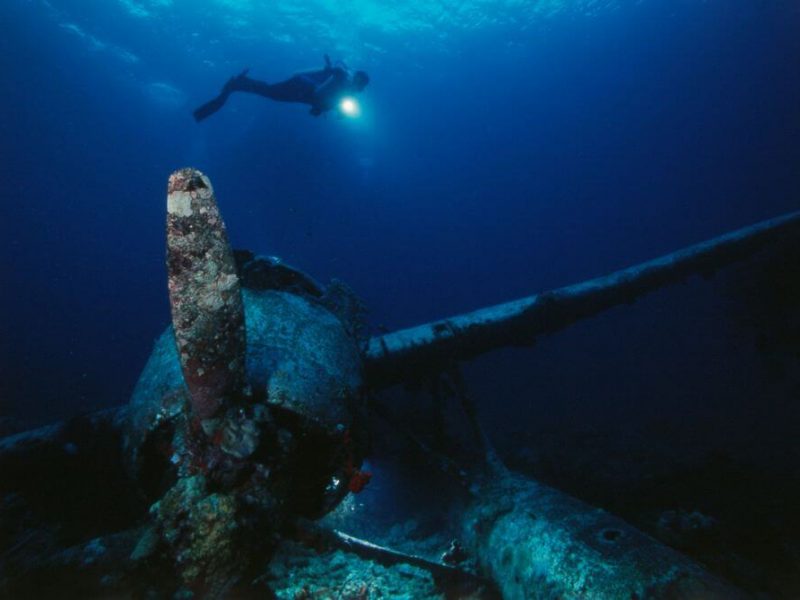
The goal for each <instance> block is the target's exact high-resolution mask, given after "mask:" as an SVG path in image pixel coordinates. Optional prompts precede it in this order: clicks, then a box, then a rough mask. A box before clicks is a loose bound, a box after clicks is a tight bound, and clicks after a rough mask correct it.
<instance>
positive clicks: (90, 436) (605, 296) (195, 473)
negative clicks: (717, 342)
mask: <svg viewBox="0 0 800 600" xmlns="http://www.w3.org/2000/svg"><path fill="white" fill-rule="evenodd" d="M798 228H800V213H794V214H791V215H787V216H785V217H781V218H778V219H773V220H771V221H766V222H764V223H761V224H758V225H754V226H751V227H748V228H745V229H742V230H740V231H737V232H733V233H731V234H728V235H725V236H722V237H720V238H716V239H714V240H711V241H708V242H705V243H702V244H698V245H696V246H692V247H690V248H687V249H685V250H682V251H680V252H676V253H673V254H671V255H668V256H665V257H663V258H660V259H656V260H653V261H650V262H647V263H644V264H642V265H639V266H636V267H632V268H629V269H625V270H623V271H619V272H617V273H614V274H612V275H609V276H606V277H602V278H598V279H595V280H592V281H589V282H585V283H581V284H577V285H574V286H569V287H566V288H562V289H559V290H555V291H552V292H547V293H544V294H538V295H536V296H532V297H530V298H525V299H522V300H518V301H515V302H510V303H507V304H503V305H499V306H496V307H491V308H485V309H481V310H479V311H475V312H473V313H470V314H467V315H461V316H456V317H452V318H449V319H445V320H443V321H439V322H436V323H432V324H428V325H421V326H418V327H416V328H412V329H409V330H405V331H401V332H396V333H390V334H387V335H384V336H380V337H376V338H373V339H371V340H366V339H363V338H362V337H361V333H362V332H363V326H362V324H361V323H360V321H359V320H360V313H361V307H360V305H359V303H358V302H357V301H356V300H355V299H354V298H352V297H350V296H349V295H348V292H347V290H346V287H345V286H341V285H339V286H336V285H333V286H329V288H327V289H326V288H323V287H322V286H320V285H319V284H317V283H316V282H314V281H313V280H312V279H311V278H309V277H308V276H306V275H304V274H303V273H301V272H299V271H296V270H294V269H291V268H289V267H286V266H285V265H282V264H280V263H277V262H276V261H270V260H263V259H258V258H256V257H254V256H252V255H251V254H249V253H239V254H238V255H237V254H235V253H234V252H233V251H232V250H231V248H230V245H229V244H228V241H227V236H226V233H225V228H224V225H223V222H222V218H221V216H220V213H219V210H218V207H217V205H216V200H215V197H214V193H213V190H212V188H211V183H210V181H209V180H208V178H207V177H206V176H205V175H203V174H202V173H200V172H199V171H195V170H192V169H183V170H180V171H177V172H176V173H174V174H173V175H172V177H171V178H170V182H169V187H168V202H167V247H168V252H167V267H168V275H169V292H170V303H171V307H172V327H171V328H169V329H167V331H165V332H164V334H163V335H162V336H161V337H160V338H159V340H158V341H157V342H156V345H155V347H154V349H153V353H152V354H151V357H150V360H149V361H148V363H147V365H146V367H145V369H144V371H143V373H142V375H141V377H140V379H139V382H138V384H137V386H136V389H135V391H134V394H133V397H132V400H131V402H130V404H129V405H128V406H127V407H124V408H120V409H116V410H109V411H104V412H103V413H98V414H95V415H89V416H86V417H82V418H77V419H74V420H72V421H70V422H68V423H63V424H58V425H53V426H50V427H46V428H42V429H39V430H34V431H30V432H25V433H21V434H18V435H15V436H11V437H8V438H5V439H3V440H0V468H1V469H2V472H3V481H2V483H0V486H2V489H1V490H0V491H2V504H1V505H0V512H1V513H2V517H3V521H4V523H5V524H6V525H4V528H5V529H6V531H4V532H3V533H4V534H5V535H4V537H5V539H6V540H8V541H7V542H4V547H3V548H2V549H0V552H2V555H1V556H2V559H3V560H2V566H1V567H0V592H1V593H4V594H5V595H25V594H30V593H33V591H34V590H39V591H42V590H44V591H45V593H48V592H51V593H55V591H56V590H58V589H61V590H62V591H63V590H64V589H69V590H70V593H75V594H78V593H80V594H82V595H85V596H91V595H98V596H103V595H106V596H107V595H117V596H120V595H122V596H129V597H138V596H141V595H148V594H150V595H155V597H172V596H175V597H208V598H216V597H243V596H249V595H258V594H262V595H263V594H265V593H267V592H268V590H270V589H273V591H274V590H277V589H278V588H280V585H279V584H278V583H276V581H277V579H279V578H278V577H277V576H276V575H275V571H274V568H275V567H274V566H273V567H271V568H272V569H273V571H271V572H272V578H271V579H270V577H269V576H267V575H266V573H268V572H270V571H269V570H268V569H267V567H266V565H267V564H272V565H275V564H276V563H275V562H273V563H270V559H271V558H272V559H275V557H276V556H281V552H283V551H284V550H282V548H284V549H285V544H286V543H290V542H287V539H294V540H300V541H302V542H303V543H305V544H306V545H307V546H311V547H313V548H316V549H317V550H318V551H320V552H327V553H328V556H330V553H331V552H338V551H341V550H342V549H344V550H346V551H347V552H348V553H351V554H352V553H354V554H360V555H361V557H362V559H363V558H364V557H366V558H368V559H369V561H372V562H374V563H376V564H381V565H383V566H382V567H381V568H383V569H384V571H381V573H380V574H378V573H377V572H373V573H372V575H371V577H373V578H376V577H384V578H385V581H387V582H389V581H397V580H396V579H392V578H393V577H394V576H395V575H396V572H395V571H392V569H395V570H396V569H397V565H398V563H400V564H405V565H406V568H407V569H418V570H419V569H421V570H422V572H426V573H428V574H429V576H430V577H431V578H432V579H430V581H431V582H433V584H434V586H439V591H441V592H443V593H447V590H449V594H450V597H491V596H492V595H493V594H498V593H499V594H500V595H502V597H504V598H515V599H516V598H583V597H592V598H620V597H626V598H648V597H657V598H661V597H669V598H695V597H703V598H736V597H739V596H740V595H742V594H741V593H740V592H739V591H737V590H735V589H734V588H732V587H731V586H729V585H728V584H726V583H725V582H723V581H721V580H719V579H718V578H716V577H715V576H713V575H711V574H710V573H708V572H707V571H706V570H704V569H703V568H702V567H701V566H699V565H697V564H695V563H693V562H692V561H691V560H689V559H688V558H686V557H684V556H682V555H680V554H679V553H677V552H675V551H673V550H671V549H669V548H667V547H665V546H663V545H661V544H659V543H658V542H656V541H655V540H653V539H651V538H649V537H648V536H646V535H644V534H642V533H640V532H638V531H637V530H635V529H634V528H632V527H630V526H629V525H627V524H626V523H625V522H623V521H622V520H620V519H618V518H616V517H613V516H611V515H609V514H607V513H605V512H604V511H601V510H598V509H595V508H592V507H590V506H587V505H585V504H583V503H582V502H579V501H577V500H575V499H573V498H571V497H569V496H566V495H564V494H562V493H560V492H558V491H557V490H554V489H552V488H549V487H547V486H544V485H541V484H539V483H537V482H535V481H532V480H530V479H526V478H524V477H522V476H520V475H516V474H513V473H511V472H509V471H508V470H507V469H506V468H505V467H504V466H503V465H502V464H501V463H500V462H499V460H498V459H497V457H496V456H495V455H494V453H493V452H492V450H491V446H490V444H488V442H486V440H485V439H484V438H483V436H482V433H481V432H480V426H479V425H478V424H477V420H476V417H475V414H474V409H473V408H472V407H471V405H470V403H469V402H467V401H466V400H464V401H463V402H462V406H463V408H464V410H465V412H466V413H468V414H469V418H470V420H471V422H472V424H473V435H474V436H475V437H476V439H475V440H474V441H475V444H476V446H478V447H483V448H484V449H485V457H484V460H478V461H471V464H462V465H460V469H461V472H462V474H463V479H464V481H463V483H464V484H465V485H464V489H463V490H462V491H463V493H462V494H461V496H460V498H458V500H457V502H460V503H461V506H462V507H463V509H462V510H461V511H460V514H461V533H460V536H461V543H463V549H462V548H461V546H457V547H458V548H459V549H460V550H461V551H463V553H464V554H465V555H466V556H469V557H470V560H468V561H465V562H464V563H463V564H453V565H449V564H447V563H444V562H441V561H440V560H439V559H438V558H426V557H419V556H415V555H414V554H413V553H403V552H399V551H396V550H392V549H390V548H383V547H381V546H380V545H376V544H370V543H368V542H366V541H363V540H358V539H354V538H352V537H350V536H347V535H346V534H344V533H341V532H336V531H331V530H327V531H326V530H320V529H319V528H318V526H313V527H311V530H313V531H312V533H309V531H310V530H309V527H308V526H305V527H302V526H300V524H302V523H308V522H309V520H315V519H319V518H320V517H322V516H323V515H326V514H328V513H330V512H331V511H332V510H333V509H335V508H336V507H337V506H338V505H339V504H340V503H341V502H342V500H343V499H344V498H345V497H346V496H347V495H348V494H350V493H355V492H358V491H359V490H360V489H363V487H364V485H366V483H367V482H368V481H369V473H367V472H365V471H362V460H363V458H364V456H365V454H366V453H367V452H368V444H367V438H368V437H369V425H368V423H369V420H368V419H369V412H370V408H371V407H372V406H374V403H373V402H372V401H371V400H370V397H369V396H370V395H374V394H376V393H377V392H378V391H379V390H381V389H383V388H387V387H389V386H391V385H394V384H396V383H401V382H405V381H412V380H420V379H423V380H424V379H435V378H436V377H437V376H438V374H439V373H442V372H444V371H447V370H449V369H452V367H453V364H454V363H455V362H457V361H459V360H466V359H469V358H472V357H474V356H477V355H479V354H481V353H484V352H487V351H490V350H492V349H494V348H499V347H502V346H509V345H526V344H530V343H531V342H532V340H533V339H534V338H535V337H536V335H538V334H541V333H549V332H553V331H557V330H559V329H562V328H564V327H566V326H568V325H569V324H571V323H573V322H576V321H578V320H580V319H583V318H586V317H589V316H592V315H594V314H597V313H599V312H601V311H603V310H606V309H608V308H610V307H612V306H615V305H618V304H623V303H627V302H630V301H632V300H634V299H635V298H637V297H638V296H640V295H642V294H644V293H647V292H649V291H652V290H654V289H657V288H659V287H661V286H664V285H667V284H670V283H672V282H674V281H679V280H681V279H684V278H686V277H689V276H690V275H692V274H696V273H699V274H703V275H707V274H709V273H711V272H713V271H714V270H716V269H719V268H721V267H723V266H725V265H727V264H730V263H732V262H735V261H738V260H742V259H744V258H747V257H748V256H749V255H751V254H753V253H755V252H757V251H758V250H759V249H760V248H762V247H764V246H767V245H769V244H771V243H773V242H774V241H775V240H777V239H780V238H782V237H784V236H786V235H788V234H794V233H796V231H797V230H798ZM235 258H239V265H238V268H237V265H236V261H235ZM456 388H458V385H456ZM456 393H460V394H461V396H462V399H463V392H458V390H457V391H456ZM450 458H452V457H450ZM450 458H448V457H446V456H445V457H444V459H445V460H450ZM454 462H457V460H455V461H454ZM76 486H80V488H81V489H76ZM86 494H91V495H92V497H93V498H94V500H93V502H94V503H95V506H97V507H102V508H103V509H104V510H103V511H102V512H99V513H98V511H93V510H88V509H87V506H86V499H85V495H86ZM120 499H123V500H120ZM455 502H456V499H455V498H454V503H455ZM12 523H13V524H12ZM454 547H455V546H454ZM337 556H340V555H337ZM362 559H359V560H362ZM337 560H339V561H340V560H341V559H337ZM290 563H291V561H287V563H286V564H290ZM375 568H378V567H377V566H376V567H375ZM423 579H424V577H423ZM348 581H349V580H348ZM426 581H427V580H426ZM386 585H395V584H389V583H387V584H386ZM409 585H410V584H409ZM425 585H429V584H428V583H426V584H425ZM48 586H50V587H48ZM62 586H66V587H62ZM346 586H349V587H347V590H349V591H347V593H345V591H346V590H345V587H346ZM371 586H372V587H371ZM286 589H288V588H286ZM304 590H305V591H304ZM292 593H293V594H294V597H309V598H310V597H341V598H344V597H353V598H358V597H363V598H366V597H385V596H382V595H381V592H380V590H378V589H375V588H374V586H373V584H372V583H370V582H365V581H363V580H359V581H355V580H353V581H350V583H347V582H343V583H342V584H341V586H340V587H339V588H337V591H335V592H333V591H330V590H329V592H328V596H324V595H322V596H319V595H316V596H315V595H312V594H314V593H316V592H314V591H313V590H311V589H308V590H306V589H305V588H300V589H295V590H294V591H293V592H292ZM420 593H422V592H420ZM425 593H426V594H427V593H428V592H425ZM303 594H307V595H305V596H304V595H303ZM284 597H285V596H284Z"/></svg>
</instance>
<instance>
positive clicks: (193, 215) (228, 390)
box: [167, 169, 246, 420]
mask: <svg viewBox="0 0 800 600" xmlns="http://www.w3.org/2000/svg"><path fill="white" fill-rule="evenodd" d="M167 274H168V278H169V301H170V307H171V310H172V327H173V329H174V330H175V340H176V342H177V346H178V355H179V357H180V363H181V369H182V371H183V377H184V380H185V381H186V385H187V387H188V388H189V394H190V396H191V403H192V409H193V411H194V413H195V415H196V416H197V417H199V418H200V419H202V420H205V419H209V418H211V417H214V416H215V415H216V414H218V413H219V412H220V408H222V407H223V405H225V404H226V403H228V402H229V401H230V400H231V399H232V398H234V397H235V396H236V395H237V394H239V393H241V391H242V389H243V386H244V369H245V349H246V346H245V327H244V306H243V304H242V294H241V286H240V284H239V278H238V277H237V275H236V263H235V261H234V258H233V251H232V250H231V247H230V244H229V243H228V235H227V233H226V231H225V224H224V223H223V221H222V216H221V215H220V212H219V209H218V208H217V202H216V199H215V198H214V190H213V189H212V187H211V182H210V181H209V180H208V177H206V176H205V175H203V174H202V173H201V172H200V171H197V170H195V169H181V170H179V171H175V172H174V173H173V174H172V175H171V176H170V178H169V184H168V189H167Z"/></svg>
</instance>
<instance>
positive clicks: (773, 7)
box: [0, 0, 800, 429]
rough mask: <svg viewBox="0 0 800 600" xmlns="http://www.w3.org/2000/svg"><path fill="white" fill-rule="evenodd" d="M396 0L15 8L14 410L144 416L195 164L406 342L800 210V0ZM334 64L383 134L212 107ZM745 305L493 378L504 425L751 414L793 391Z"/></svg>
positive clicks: (10, 133) (608, 340)
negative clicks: (174, 201) (463, 318)
mask: <svg viewBox="0 0 800 600" xmlns="http://www.w3.org/2000/svg"><path fill="white" fill-rule="evenodd" d="M384 4H385V6H384ZM393 4H394V3H379V2H374V1H369V0H362V1H359V2H350V3H343V4H342V6H341V7H340V6H339V3H333V2H326V1H322V0H315V1H308V2H267V1H257V0H227V1H225V0H217V1H212V0H203V1H200V2H196V1H195V2H190V1H189V0H119V1H115V0H102V1H101V0H49V1H42V0H5V1H4V2H3V3H2V7H0V19H1V20H2V24H3V35H2V36H0V64H2V71H1V72H2V77H1V78H0V98H1V100H0V102H2V111H0V158H1V160H0V190H1V191H0V194H2V196H1V197H0V210H1V211H2V213H1V214H0V256H2V272H1V274H2V309H3V310H2V321H1V322H0V325H1V327H2V336H1V337H0V352H2V378H0V401H1V402H2V413H3V414H4V415H9V416H12V417H15V418H18V419H22V420H24V421H27V422H39V421H48V420H53V419H56V418H61V417H64V416H66V415H70V414H74V413H77V412H81V411H85V410H91V409H97V408H101V407H105V406H111V405H115V404H119V403H122V402H125V401H126V400H127V398H128V396H129V394H130V391H131V389H132V386H133V384H134V382H135V380H136V377H137V376H138V373H139V371H140V369H141V366H142V365H143V363H144V361H145V359H146V357H147V355H148V353H149V350H150V348H151V345H152V342H153V340H154V339H155V337H156V336H157V335H158V334H159V333H160V331H161V330H162V329H163V327H164V326H165V325H166V323H167V322H168V316H169V314H168V304H167V292H166V286H165V279H166V275H165V269H164V208H165V186H166V180H167V176H168V175H169V173H170V172H171V171H172V170H173V169H176V168H178V167H183V166H190V165H191V166H196V167H198V168H200V169H202V170H203V171H205V172H206V173H207V174H208V175H209V176H210V177H211V179H212V181H213V183H214V186H215V189H216V192H217V195H218V198H219V201H220V204H221V208H222V210H223V214H224V217H225V219H226V222H227V225H228V230H229V232H230V236H231V239H232V242H233V244H234V246H235V247H241V248H249V249H252V250H254V251H256V252H260V253H266V254H273V255H278V256H280V257H282V258H283V259H284V260H285V261H287V262H289V263H291V264H294V265H296V266H298V267H300V268H302V269H304V270H306V271H307V272H309V273H311V274H312V275H314V276H315V277H317V278H318V279H320V280H322V281H326V280H328V279H330V278H331V277H338V278H341V279H343V280H345V281H346V282H347V283H349V284H350V285H351V286H352V287H353V288H354V289H355V290H356V292H357V293H358V294H359V295H360V296H361V297H362V298H363V299H364V301H365V302H366V304H367V305H368V306H369V308H370V311H371V313H370V320H371V322H372V324H373V325H374V326H375V327H378V326H382V327H385V328H388V329H390V330H391V329H396V328H400V327H403V326H408V325H412V324H415V323H418V322H421V321H425V320H431V319H434V318H439V317H443V316H447V315H451V314H454V313H458V312H461V311H465V310H469V309H473V308H478V307H481V306H484V305H487V304H490V303H495V302H500V301H504V300H509V299H513V298H516V297H519V296H522V295H526V294H529V293H532V292H535V291H540V290H544V289H548V288H551V287H554V286H559V285H564V284H568V283H572V282H575V281H579V280H581V279H584V278H588V277H591V276H596V275H600V274H603V273H605V272H608V271H611V270H614V269H616V268H620V267H623V266H627V265H630V264H633V263H635V262H638V261H641V260H644V259H648V258H651V257H654V256H657V255H659V254H663V253H666V252H668V251H671V250H674V249H677V248H679V247H682V246H684V245H687V244H690V243H693V242H696V241H700V240H702V239H705V238H708V237H712V236H714V235H717V234H719V233H722V232H724V231H726V230H729V229H733V228H736V227H740V226H743V225H746V224H749V223H751V222H755V221H757V220H760V219H763V218H766V217H769V216H773V215H777V214H779V213H782V212H785V211H789V210H792V209H795V208H797V205H798V189H800V143H799V142H798V140H800V108H799V107H800V69H799V68H798V66H800V34H799V33H798V32H800V9H798V5H797V3H796V2H792V1H785V2H782V1H773V2H764V1H760V0H726V1H724V2H723V1H720V0H710V1H705V2H701V1H699V0H697V1H689V0H669V1H666V0H640V1H637V2H632V1H630V2H629V1H624V0H619V1H613V0H608V1H586V0H576V1H573V2H569V1H563V2H562V1H556V0H550V1H544V0H542V1H541V2H519V3H518V2H496V3H484V2H444V1H434V0H427V1H421V0H420V1H417V2H406V3H400V4H399V7H392V6H390V5H393ZM325 52H327V53H329V54H330V55H331V56H332V57H333V58H341V59H344V60H345V61H347V62H348V63H349V65H350V66H352V67H354V68H362V69H365V70H367V71H368V72H369V73H370V75H371V78H372V82H371V84H370V86H369V87H368V88H367V90H366V92H365V93H364V94H363V97H362V98H361V100H362V105H363V114H362V116H361V117H360V118H359V119H337V118H335V117H333V116H328V117H323V118H312V117H311V116H309V115H308V114H307V109H306V108H304V107H302V106H296V105H286V104H277V103H271V102H269V101H266V100H264V99H261V98H256V97H247V96H244V95H241V94H240V95H235V96H233V97H232V98H231V100H230V101H229V102H228V104H227V106H226V107H225V108H224V109H223V110H222V111H221V112H220V113H218V114H217V115H214V116H213V117H212V118H210V119H209V120H207V121H205V122H203V123H201V124H197V123H195V122H194V121H193V119H192V117H191V110H192V109H193V108H194V107H195V106H197V105H198V104H200V103H202V102H204V101H206V100H207V99H209V98H210V97H212V96H213V95H215V94H216V93H217V91H218V90H219V88H220V86H221V85H222V84H223V83H224V81H225V80H226V79H227V78H228V77H230V76H231V75H233V74H235V73H238V72H239V71H240V70H241V69H243V68H245V67H249V68H250V69H251V72H250V73H251V75H252V76H253V77H258V78H261V79H265V80H267V81H275V80H278V79H281V78H283V77H286V76H288V75H290V74H291V73H292V72H294V71H296V70H298V69H303V68H308V67H316V66H321V64H322V55H323V54H324V53H325ZM725 306H726V299H725V296H724V294H722V293H721V292H720V291H719V290H716V289H715V288H714V287H713V286H711V285H710V284H709V285H705V286H704V284H702V283H694V284H692V285H690V286H689V287H683V288H677V289H676V290H671V291H666V292H664V293H660V294H658V295H656V296H654V297H652V298H651V299H648V300H646V301H645V302H643V303H641V304H639V305H637V306H635V307H630V308H623V309H617V311H615V312H614V313H613V314H612V315H610V316H604V317H600V318H598V319H596V320H594V321H592V322H590V323H587V324H586V325H581V326H578V327H577V328H575V329H573V330H570V331H568V332H565V333H564V334H562V335H561V336H557V337H555V338H553V339H552V340H547V341H545V342H544V343H543V344H540V345H539V346H537V347H536V348H535V349H533V350H517V351H508V352H500V353H497V354H494V355H492V356H490V357H487V358H485V359H482V360H481V361H477V362H476V363H475V364H473V365H472V366H471V367H470V368H469V370H468V375H469V378H470V382H471V384H472V385H473V386H474V389H475V391H476V395H477V396H478V397H479V399H480V400H479V401H480V402H482V403H483V404H484V406H486V407H491V410H490V409H489V408H486V409H485V413H486V419H487V421H488V422H490V423H491V422H493V421H494V420H496V421H498V423H499V425H498V426H502V423H503V419H506V418H511V419H517V420H516V424H517V425H518V426H519V427H520V428H522V429H524V428H526V427H528V425H527V423H528V421H527V420H526V419H530V422H531V423H532V425H531V426H533V424H534V423H538V422H540V421H542V420H546V419H549V418H555V419H560V418H565V419H572V420H586V421H587V422H590V423H591V422H594V421H596V422H597V423H603V419H605V420H606V421H607V420H615V421H619V420H620V419H622V420H623V421H624V419H625V418H631V419H634V420H635V419H640V420H643V421H646V420H648V419H651V418H657V417H664V416H665V415H667V416H668V415H670V414H677V415H678V417H679V418H681V419H683V418H684V417H686V416H687V415H688V417H689V418H690V419H691V418H694V415H695V413H693V412H692V411H697V415H700V414H703V415H705V416H706V417H707V418H708V419H710V420H711V421H715V420H716V421H719V420H725V419H727V418H729V417H730V415H731V414H732V413H735V414H739V413H737V410H738V411H739V412H740V413H741V414H743V415H749V414H751V413H754V412H758V410H757V409H756V408H754V407H753V406H752V405H751V404H748V403H747V402H745V399H746V398H752V397H753V395H759V394H762V395H764V394H765V395H768V396H769V395H771V396H779V395H780V394H781V393H782V392H781V390H774V391H768V392H764V387H763V383H764V381H765V379H764V378H763V377H762V376H761V375H759V372H758V368H757V365H756V363H755V362H753V360H752V356H753V355H752V354H751V351H750V350H749V348H750V346H751V340H749V339H748V338H747V336H746V335H744V334H740V333H739V332H737V330H735V329H734V328H733V326H732V325H731V323H730V320H729V319H728V318H727V316H726V313H725V310H724V307H725ZM748 361H749V362H748ZM771 396H770V397H771ZM737 403H738V404H737ZM731 406H734V407H736V406H739V407H740V408H739V409H735V408H734V409H731V408H730V407H731ZM742 407H743V408H742ZM637 415H638V416H637ZM519 419H523V420H522V422H520V421H519ZM742 422H744V421H742Z"/></svg>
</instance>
